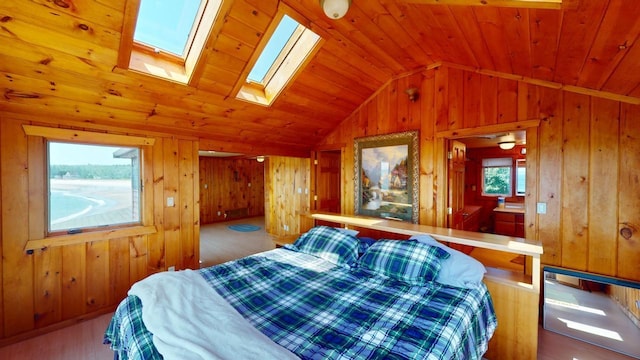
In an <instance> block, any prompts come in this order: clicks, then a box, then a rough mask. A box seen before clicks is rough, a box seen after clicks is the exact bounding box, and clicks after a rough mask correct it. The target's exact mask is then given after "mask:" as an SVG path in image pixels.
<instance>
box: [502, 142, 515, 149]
mask: <svg viewBox="0 0 640 360" xmlns="http://www.w3.org/2000/svg"><path fill="white" fill-rule="evenodd" d="M498 146H500V149H502V150H511V149H513V148H514V147H515V146H516V142H515V141H502V142H499V143H498Z"/></svg>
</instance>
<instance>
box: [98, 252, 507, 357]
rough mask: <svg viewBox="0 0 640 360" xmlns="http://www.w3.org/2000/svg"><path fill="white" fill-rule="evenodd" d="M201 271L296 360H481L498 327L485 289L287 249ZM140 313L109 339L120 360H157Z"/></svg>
mask: <svg viewBox="0 0 640 360" xmlns="http://www.w3.org/2000/svg"><path fill="white" fill-rule="evenodd" d="M200 273H201V275H202V276H203V277H204V278H205V279H206V280H207V282H208V283H209V284H210V285H211V286H212V287H213V288H214V289H215V290H216V291H217V292H218V293H220V294H221V295H222V296H223V297H224V298H225V299H227V301H228V302H229V303H230V304H231V305H232V306H233V307H234V308H235V309H236V310H238V312H239V313H240V314H242V315H243V316H244V317H245V318H246V319H247V320H248V321H249V322H250V323H251V324H252V325H253V326H255V327H256V328H258V329H259V330H260V331H262V332H263V333H264V334H266V335H267V336H268V337H269V338H271V339H272V340H273V341H275V342H276V343H278V344H280V345H281V346H283V347H285V348H287V349H288V350H290V351H292V352H293V353H295V354H296V355H298V356H299V357H300V358H302V359H479V358H481V355H482V354H483V353H484V352H485V351H486V349H487V345H488V341H489V339H490V338H491V335H492V334H493V332H494V330H495V327H496V324H497V322H496V317H495V314H494V312H493V305H492V302H491V298H490V296H489V293H488V291H487V289H486V288H485V287H484V286H482V287H481V288H480V289H477V290H470V289H461V288H455V287H448V286H443V285H439V284H437V283H429V285H427V286H412V285H407V284H405V283H401V282H398V281H394V280H390V279H388V278H384V277H380V276H374V275H371V274H369V273H366V272H364V271H358V270H348V269H346V268H342V267H337V266H334V265H333V264H331V263H328V262H326V261H324V260H321V259H318V258H316V257H314V256H311V255H307V254H303V253H297V252H293V251H289V250H286V249H276V250H272V251H268V252H265V253H261V254H257V255H253V256H249V257H246V258H242V259H239V260H236V261H232V262H228V263H225V264H222V265H217V266H213V267H209V268H205V269H201V270H200ZM141 314H142V311H141V304H140V301H139V300H138V299H137V298H136V297H132V296H129V297H128V298H127V299H125V300H124V301H123V302H122V303H121V304H120V306H119V307H118V309H117V310H116V312H115V314H114V317H113V319H112V321H111V323H110V324H109V328H108V329H107V331H106V333H105V343H110V344H111V347H112V348H113V349H114V350H115V351H116V352H117V353H118V355H119V356H120V359H122V360H125V359H161V358H162V357H161V356H160V355H159V354H158V353H157V351H156V350H155V348H154V346H153V342H152V335H151V333H149V332H148V331H147V330H146V328H145V327H144V324H143V323H142V315H141ZM159 316H161V315H159Z"/></svg>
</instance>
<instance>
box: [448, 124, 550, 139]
mask: <svg viewBox="0 0 640 360" xmlns="http://www.w3.org/2000/svg"><path fill="white" fill-rule="evenodd" d="M538 126H540V120H524V121H518V122H511V123H506V124H497V125H486V126H481V127H477V128H466V129H460V130H447V131H439V132H437V133H436V138H449V139H459V138H465V137H473V136H477V135H483V134H491V133H500V132H505V131H516V130H523V129H529V128H535V127H538Z"/></svg>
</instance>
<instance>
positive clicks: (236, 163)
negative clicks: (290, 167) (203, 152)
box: [200, 156, 264, 224]
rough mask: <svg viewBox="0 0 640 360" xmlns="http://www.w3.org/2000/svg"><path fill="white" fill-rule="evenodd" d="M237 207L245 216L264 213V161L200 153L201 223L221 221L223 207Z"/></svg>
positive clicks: (225, 208) (223, 218) (223, 211)
mask: <svg viewBox="0 0 640 360" xmlns="http://www.w3.org/2000/svg"><path fill="white" fill-rule="evenodd" d="M240 208H246V209H247V216H261V215H264V163H259V162H257V161H256V160H254V159H221V158H215V157H206V156H203V157H200V221H201V223H202V224H210V223H213V222H217V221H224V220H226V219H225V216H224V214H225V211H226V210H233V209H240ZM218 213H219V214H218Z"/></svg>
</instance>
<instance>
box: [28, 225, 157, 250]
mask: <svg viewBox="0 0 640 360" xmlns="http://www.w3.org/2000/svg"><path fill="white" fill-rule="evenodd" d="M156 231H157V229H156V227H155V226H154V225H151V226H131V227H126V228H122V229H113V230H105V231H91V232H86V233H79V234H68V235H61V236H51V237H46V238H44V239H34V240H29V241H27V243H26V245H25V247H24V250H25V251H27V250H37V249H43V248H48V247H56V246H67V245H75V244H84V243H88V242H92V241H99V240H111V239H118V238H122V237H129V236H141V235H149V234H155V233H156Z"/></svg>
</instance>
